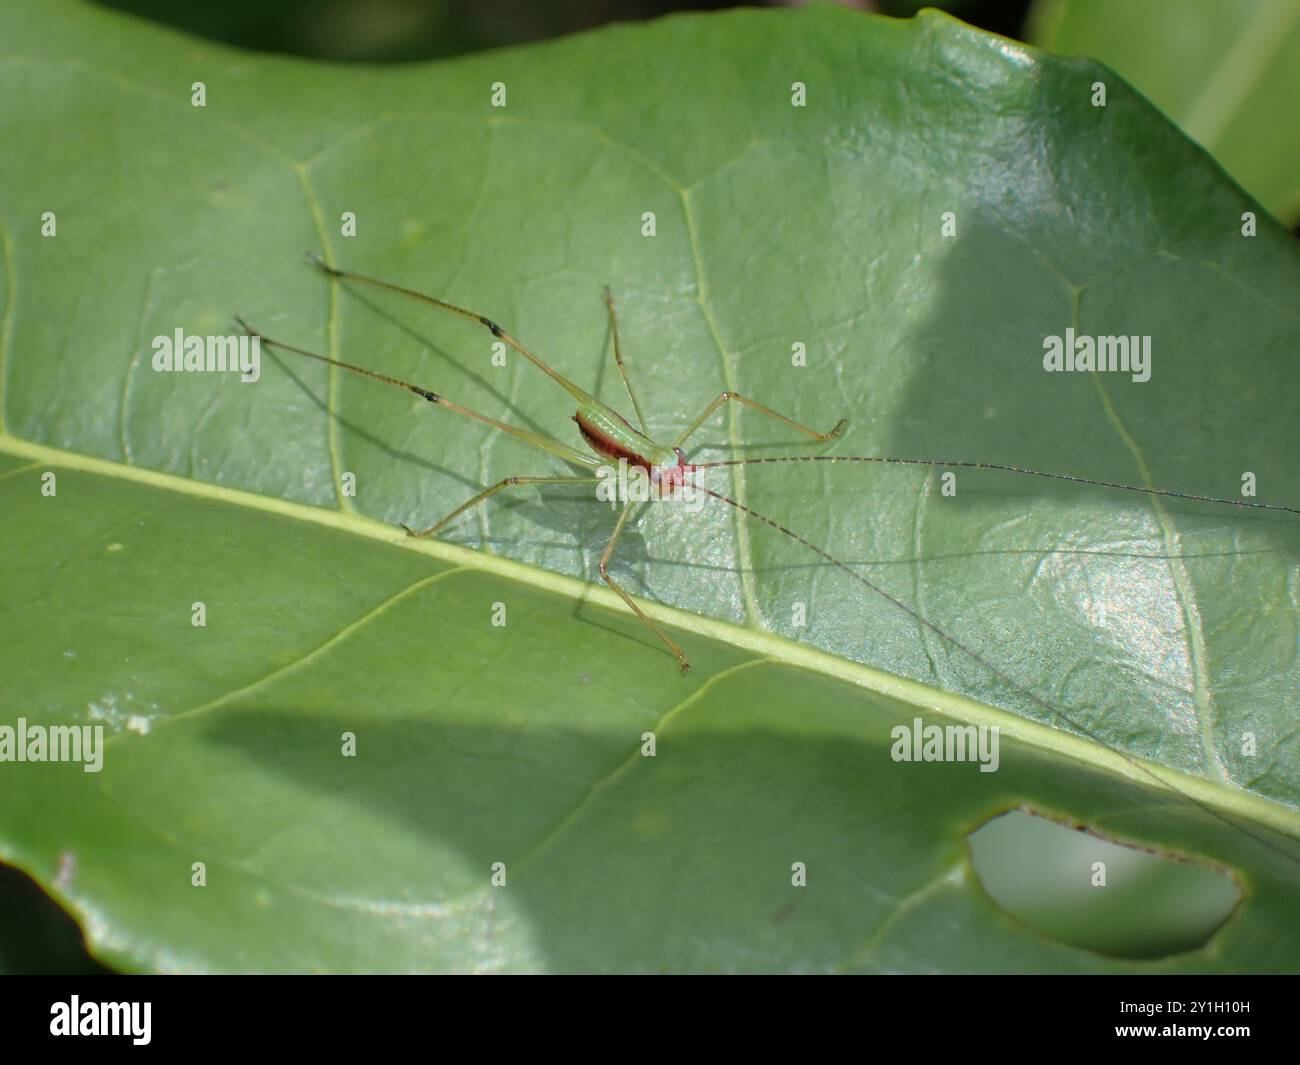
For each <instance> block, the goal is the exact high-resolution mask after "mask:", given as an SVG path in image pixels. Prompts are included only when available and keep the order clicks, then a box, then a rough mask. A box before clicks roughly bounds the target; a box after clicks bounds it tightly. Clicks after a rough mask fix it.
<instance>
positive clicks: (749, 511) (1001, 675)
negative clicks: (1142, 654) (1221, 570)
mask: <svg viewBox="0 0 1300 1065" xmlns="http://www.w3.org/2000/svg"><path fill="white" fill-rule="evenodd" d="M745 461H747V460H745V459H738V460H732V461H730V462H716V463H699V464H697V467H696V468H697V469H698V468H707V467H709V466H728V465H736V464H737V463H738V462H745ZM753 461H756V462H767V461H781V460H779V459H756V460H753ZM849 461H852V459H850V460H849ZM867 461H874V460H867ZM913 461H917V462H918V463H922V462H923V460H913ZM693 487H694V488H695V489H697V490H698V491H701V492H703V493H705V494H706V495H709V496H712V497H713V498H714V499H717V500H720V501H721V502H723V503H726V504H727V506H729V507H734V508H735V509H736V510H738V511H740V512H741V513H742V514H744V515H745V516H746V517H747V518H751V519H753V520H754V521H757V522H760V523H762V524H764V525H768V526H771V527H772V528H773V529H776V530H777V531H778V532H781V533H784V534H785V535H786V536H788V537H790V539H792V540H794V541H796V542H797V543H800V544H802V545H803V546H804V547H806V548H807V549H808V550H809V551H812V552H813V553H814V554H817V555H820V556H821V557H822V558H824V559H825V560H826V561H827V562H829V563H830V564H831V565H833V566H835V567H836V568H837V569H840V570H843V571H844V572H845V573H847V574H848V575H849V576H850V577H852V578H853V579H854V580H855V581H857V582H858V583H859V584H862V585H864V586H865V587H867V588H868V589H870V590H871V591H872V592H874V593H875V594H876V595H878V596H880V597H881V598H882V599H884V600H885V601H886V602H888V603H891V604H892V605H893V606H896V607H897V608H898V609H899V610H901V611H903V612H904V613H905V614H907V615H908V616H909V617H911V618H912V619H913V620H914V621H915V622H916V623H917V624H918V625H923V626H924V627H925V628H926V629H928V630H929V631H931V632H933V633H934V634H935V635H936V636H938V637H939V638H940V639H942V640H943V641H944V642H945V643H946V644H948V645H949V646H951V647H955V648H956V649H957V650H959V651H961V652H962V653H963V654H965V655H967V656H969V657H970V658H971V659H973V660H974V661H975V662H977V663H979V665H981V666H982V667H983V668H984V669H986V670H987V671H988V672H989V673H990V674H991V675H992V676H993V677H994V678H996V679H997V680H998V681H999V682H1000V683H1002V684H1005V685H1006V686H1007V687H1009V688H1011V689H1012V690H1013V691H1015V692H1017V693H1018V694H1020V695H1022V696H1024V697H1025V698H1026V699H1028V700H1029V701H1030V702H1032V703H1033V704H1034V705H1035V706H1037V707H1039V708H1040V709H1042V710H1045V711H1047V713H1048V714H1050V715H1051V716H1052V717H1054V718H1056V719H1058V720H1060V721H1064V722H1065V723H1066V724H1067V725H1069V726H1070V727H1071V728H1072V729H1074V730H1075V731H1077V732H1078V733H1080V734H1081V735H1083V736H1085V737H1087V738H1088V739H1090V740H1092V741H1093V742H1094V743H1096V744H1097V745H1098V746H1100V747H1103V748H1105V749H1106V750H1108V751H1110V752H1111V753H1112V754H1116V755H1118V756H1119V757H1121V758H1123V759H1124V760H1125V761H1126V762H1128V763H1129V765H1131V766H1132V767H1133V768H1134V769H1135V770H1137V771H1138V772H1139V773H1141V774H1142V775H1143V776H1145V777H1147V778H1148V779H1149V780H1151V781H1153V782H1154V783H1155V784H1156V786H1157V787H1159V788H1161V789H1163V790H1167V791H1172V792H1173V793H1174V794H1176V795H1178V796H1179V797H1180V798H1183V799H1185V800H1187V801H1188V802H1190V803H1191V804H1192V805H1193V806H1196V807H1197V808H1198V809H1200V810H1201V811H1202V812H1203V813H1206V814H1209V815H1210V816H1211V817H1213V818H1214V819H1216V820H1218V821H1220V822H1222V823H1223V824H1225V825H1228V826H1229V827H1230V828H1234V829H1236V830H1237V831H1239V832H1242V833H1244V834H1245V835H1247V836H1249V837H1250V838H1251V839H1253V840H1255V842H1257V843H1261V844H1263V845H1264V846H1265V847H1267V848H1268V849H1269V850H1271V851H1273V852H1274V853H1275V854H1278V855H1281V856H1282V857H1283V858H1285V859H1287V860H1288V861H1290V862H1292V863H1294V864H1296V865H1300V857H1297V856H1296V855H1294V854H1291V853H1290V852H1289V851H1286V850H1284V849H1283V848H1281V847H1279V846H1277V844H1275V843H1273V842H1272V841H1271V840H1269V839H1266V838H1265V837H1264V836H1261V835H1259V834H1258V833H1256V832H1253V831H1252V830H1251V829H1250V828H1249V827H1247V826H1246V825H1244V824H1241V823H1240V822H1238V821H1236V820H1234V819H1233V818H1232V817H1229V816H1228V815H1227V814H1225V813H1223V812H1222V811H1221V810H1219V809H1217V808H1216V807H1214V806H1211V805H1210V804H1209V803H1206V802H1202V801H1201V800H1200V799H1198V798H1196V796H1194V795H1189V794H1188V793H1187V792H1185V791H1183V790H1182V789H1180V788H1179V787H1177V786H1176V785H1174V784H1172V783H1170V782H1169V781H1167V780H1165V779H1164V778H1163V777H1161V776H1160V775H1158V774H1157V773H1155V772H1154V771H1152V770H1151V769H1149V768H1148V767H1147V766H1145V765H1144V764H1143V763H1142V762H1141V761H1140V760H1138V759H1137V758H1134V757H1133V756H1132V755H1129V754H1127V753H1125V752H1124V751H1121V750H1117V749H1116V748H1114V747H1112V746H1111V745H1110V744H1109V743H1107V742H1106V741H1105V740H1104V739H1102V738H1101V737H1100V736H1099V735H1097V734H1096V733H1095V732H1093V731H1092V730H1091V729H1089V728H1087V727H1086V726H1084V725H1081V724H1080V723H1079V722H1077V721H1075V720H1074V719H1073V718H1071V717H1070V716H1069V715H1068V714H1066V713H1064V712H1063V711H1061V710H1060V709H1058V708H1057V707H1054V706H1052V705H1051V704H1050V703H1049V702H1047V701H1046V700H1045V699H1042V698H1041V697H1039V696H1037V695H1035V694H1034V693H1033V692H1032V691H1030V690H1029V689H1028V688H1026V687H1025V686H1024V685H1023V684H1020V683H1019V682H1018V681H1015V680H1013V679H1012V678H1011V677H1010V676H1008V675H1007V674H1006V673H1005V672H1003V671H1002V670H1001V669H999V668H998V667H997V666H996V665H994V664H993V663H992V662H990V661H989V660H988V658H986V657H985V656H984V655H982V654H980V652H979V651H977V650H975V649H974V648H973V647H971V646H969V645H968V644H965V643H963V642H962V641H961V640H959V639H957V637H955V636H953V635H951V634H950V633H948V632H945V631H944V630H943V629H942V628H941V627H940V626H938V625H936V624H935V623H934V622H933V621H931V620H930V619H929V618H927V617H925V616H923V615H922V614H920V613H918V612H917V611H916V610H913V609H912V608H911V607H910V606H908V605H907V604H906V603H904V602H903V601H902V600H901V599H898V598H897V597H895V596H893V595H891V594H890V593H889V592H887V591H885V589H884V588H882V587H881V586H880V585H878V584H876V583H875V582H874V581H872V580H871V579H870V578H868V577H864V576H863V575H862V574H861V573H859V572H858V571H857V570H855V569H853V568H852V567H851V566H850V565H849V564H848V563H847V562H841V561H840V560H839V559H838V558H836V557H835V556H834V555H832V554H831V553H830V552H829V551H827V550H826V549H825V548H823V547H818V546H817V545H816V544H814V543H813V542H812V541H811V540H809V539H808V538H807V537H804V536H801V535H799V533H797V532H795V531H794V530H793V529H788V528H786V527H785V526H784V525H782V524H781V523H780V522H779V521H777V520H776V519H775V518H769V517H768V516H767V515H766V514H761V513H759V512H758V511H757V510H755V509H754V508H753V507H750V506H746V505H745V504H744V503H740V502H737V501H736V500H734V499H732V498H731V497H730V496H727V495H723V494H722V493H721V492H715V491H714V490H713V489H711V488H706V487H705V486H704V485H701V484H698V483H696V484H693ZM1223 502H1230V503H1231V502H1236V500H1224V501H1223ZM1279 509H1283V510H1286V509H1289V508H1286V507H1283V508H1279Z"/></svg>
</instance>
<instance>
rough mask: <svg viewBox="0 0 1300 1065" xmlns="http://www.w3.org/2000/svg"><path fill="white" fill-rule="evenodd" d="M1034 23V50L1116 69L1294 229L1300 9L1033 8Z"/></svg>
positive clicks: (1181, 1) (1245, 3) (1113, 3)
mask: <svg viewBox="0 0 1300 1065" xmlns="http://www.w3.org/2000/svg"><path fill="white" fill-rule="evenodd" d="M1030 21H1031V26H1032V38H1031V39H1032V40H1034V41H1035V43H1037V44H1040V45H1042V47H1044V48H1051V49H1053V50H1054V51H1058V52H1064V53H1066V54H1070V55H1075V54H1078V55H1089V56H1092V57H1093V58H1095V59H1100V60H1101V61H1102V62H1104V63H1106V64H1107V65H1109V66H1112V67H1114V68H1115V69H1116V70H1118V71H1119V72H1120V73H1121V74H1122V75H1124V77H1126V78H1128V80H1129V81H1131V82H1132V83H1133V84H1134V85H1135V86H1136V87H1137V88H1138V89H1140V90H1141V91H1142V92H1144V93H1145V94H1146V95H1147V96H1148V97H1150V99H1151V100H1152V101H1154V102H1155V103H1156V104H1157V105H1159V106H1160V107H1161V108H1163V109H1164V111H1165V113H1166V114H1168V115H1169V117H1170V118H1172V119H1173V120H1174V121H1175V122H1177V123H1178V124H1179V125H1180V126H1181V127H1182V128H1183V130H1184V131H1186V133H1187V135H1188V136H1189V137H1191V138H1192V139H1193V140H1195V141H1196V142H1197V143H1199V144H1202V145H1204V146H1205V148H1206V150H1207V151H1210V152H1212V153H1213V154H1214V157H1215V158H1216V159H1218V160H1219V162H1221V163H1222V164H1223V166H1224V168H1225V169H1226V170H1227V171H1228V173H1230V174H1232V176H1233V177H1235V178H1236V179H1237V180H1238V181H1240V182H1241V184H1242V185H1243V186H1244V187H1245V188H1246V189H1248V190H1249V191H1250V192H1251V193H1252V194H1253V195H1255V196H1258V197H1259V199H1260V201H1261V202H1262V203H1263V204H1264V205H1265V206H1266V207H1267V208H1268V209H1269V210H1270V211H1272V212H1273V213H1274V214H1276V215H1277V217H1278V218H1280V219H1282V220H1283V221H1284V222H1286V223H1287V224H1288V225H1295V224H1296V223H1297V222H1300V137H1297V136H1296V135H1295V101H1296V99H1297V97H1298V96H1300V0H1143V2H1142V3H1140V4H1134V3H1131V2H1129V0H1087V2H1086V3H1080V2H1079V0H1037V3H1036V4H1035V5H1034V10H1033V17H1032V18H1031V20H1030Z"/></svg>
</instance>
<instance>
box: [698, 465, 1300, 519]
mask: <svg viewBox="0 0 1300 1065" xmlns="http://www.w3.org/2000/svg"><path fill="white" fill-rule="evenodd" d="M777 462H880V463H892V464H894V465H898V466H951V467H953V468H956V469H965V470H1001V471H1003V472H1005V473H1022V474H1027V475H1028V476H1030V477H1047V478H1050V479H1051V480H1053V481H1073V482H1074V483H1075V484H1088V485H1093V486H1095V487H1098V488H1120V489H1123V490H1124V491H1126V492H1141V493H1143V494H1144V495H1151V496H1169V497H1171V498H1174V499H1190V500H1193V501H1194V502H1197V503H1223V504H1226V505H1228V506H1232V507H1253V508H1254V509H1256V510H1272V511H1280V512H1281V513H1283V514H1300V507H1286V506H1282V505H1281V504H1279V503H1257V502H1255V501H1254V500H1249V499H1224V498H1222V497H1220V496H1206V495H1197V494H1195V493H1193V492H1175V491H1173V490H1172V489H1169V488H1148V487H1146V486H1145V485H1139V484H1122V483H1121V482H1119V481H1101V480H1095V479H1093V478H1091V477H1078V476H1076V475H1074V474H1072V473H1049V472H1047V471H1046V470H1034V469H1030V468H1029V467H1028V466H1008V465H1004V464H1002V463H998V462H963V461H948V460H945V459H900V458H886V457H885V456H882V455H779V456H774V457H772V458H741V459H719V460H717V461H715V462H697V463H694V466H695V468H696V469H700V470H711V469H715V468H717V467H719V466H757V465H761V464H763V463H777Z"/></svg>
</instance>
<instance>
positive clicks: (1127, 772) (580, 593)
mask: <svg viewBox="0 0 1300 1065" xmlns="http://www.w3.org/2000/svg"><path fill="white" fill-rule="evenodd" d="M0 452H3V453H7V454H9V455H12V456H15V457H19V458H24V459H28V460H29V461H30V462H31V463H33V464H41V465H50V466H57V467H61V468H64V469H71V470H77V471H80V472H83V473H87V474H90V475H92V476H98V477H108V478H113V479H117V480H122V481H130V482H133V483H136V484H141V485H146V486H148V487H151V488H156V489H160V490H163V491H167V492H173V493H176V494H177V495H180V496H185V497H188V498H191V499H199V500H205V501H208V502H213V503H220V504H224V505H227V506H235V507H243V508H246V509H249V510H255V511H259V512H261V513H265V514H270V515H274V516H277V517H281V518H289V519H291V520H294V521H304V522H310V523H312V524H314V525H317V526H319V527H322V528H329V529H335V530H338V531H339V532H343V533H347V534H350V535H353V536H358V537H362V538H364V539H368V540H372V541H375V542H377V543H383V544H385V545H387V546H389V547H396V548H401V549H404V550H407V551H414V552H416V553H419V554H423V555H427V556H428V557H430V558H434V559H437V560H438V561H440V562H444V563H447V564H449V565H452V566H457V567H461V568H463V569H471V570H477V571H479V572H482V573H486V574H491V575H492V576H495V577H499V578H502V579H504V580H508V581H515V582H518V583H520V584H523V585H527V586H529V587H532V588H535V589H537V590H539V591H543V592H549V593H551V594H554V595H558V596H562V597H564V598H566V599H571V600H574V601H576V602H578V603H592V604H595V605H596V606H599V607H602V608H605V609H607V610H611V611H615V612H621V611H622V610H624V609H626V608H625V606H624V604H623V603H622V601H621V600H620V599H618V598H617V596H616V595H615V594H614V593H613V592H612V591H610V590H608V589H604V588H600V587H598V586H596V585H592V584H589V583H587V582H586V581H582V580H578V579H577V578H574V577H567V576H564V575H562V574H558V573H553V572H551V571H549V570H544V569H540V568H538V567H536V566H532V565H529V564H527V563H524V562H517V561H515V560H513V559H508V558H504V557H501V556H499V555H493V554H489V553H487V552H485V551H481V550H480V551H475V550H471V549H469V548H466V547H461V546H458V545H455V544H449V543H443V542H441V541H436V540H434V541H430V540H412V539H410V538H409V537H407V536H405V535H401V534H397V533H396V532H395V530H394V529H393V528H392V527H391V526H388V525H385V524H384V523H382V522H379V521H375V520H373V519H370V518H366V517H362V516H360V515H357V514H348V513H344V512H342V511H337V510H327V509H324V508H320V507H312V506H308V505H306V504H303V503H293V502H289V501H288V500H284V499H277V498H274V497H271V496H263V495H258V494H256V493H253V492H245V491H241V490H239V489H235V488H228V487H225V486H223V485H213V484H206V483H204V482H202V481H194V480H190V479H188V478H184V477H178V476H176V475H174V474H170V473H162V472H159V471H156V470H148V469H143V468H141V467H138V466H129V465H125V464H122V463H118V462H111V461H108V460H105V459H99V458H92V457H90V456H87V455H82V454H78V453H76V452H72V451H64V450H61V449H58V448H52V447H48V446H46V445H43V444H34V443H30V442H28V441H26V440H21V439H19V438H17V437H14V436H11V435H9V434H7V433H0ZM637 602H638V605H639V606H640V607H641V609H642V610H644V611H645V612H646V614H648V615H649V616H651V617H652V618H654V619H655V620H656V621H658V622H661V623H663V624H665V625H671V626H673V627H674V628H677V629H680V630H683V631H686V632H691V633H694V634H695V635H697V636H699V637H701V638H704V639H711V640H716V641H719V642H721V643H725V644H728V645H730V646H732V647H735V648H738V649H740V650H743V651H746V652H749V653H751V654H752V655H754V656H755V657H756V658H759V659H762V660H765V661H770V662H773V663H778V664H782V665H786V666H793V667H795V668H797V669H804V670H807V671H809V672H811V673H816V674H818V675H820V676H823V677H827V678H829V679H833V680H839V681H842V682H844V683H847V684H851V685H853V686H854V687H857V688H862V689H865V690H867V691H871V692H875V693H877V694H880V695H884V696H887V697H890V698H893V699H897V700H899V701H901V702H903V703H906V704H908V705H912V706H916V707H918V708H923V709H924V710H925V711H926V712H928V713H934V714H938V715H942V716H944V717H948V718H951V719H953V720H955V721H959V722H962V723H963V724H973V725H989V726H997V727H998V729H999V730H1000V731H1001V733H1002V734H1003V735H1004V736H1006V737H1009V738H1011V739H1014V740H1016V741H1017V742H1021V743H1025V744H1027V745H1029V746H1032V747H1036V748H1038V749H1040V750H1044V751H1048V752H1051V753H1053V754H1057V755H1060V756H1062V757H1066V758H1070V759H1072V760H1074V761H1077V762H1081V763H1083V764H1084V765H1086V766H1089V767H1091V768H1093V769H1095V770H1097V771H1099V772H1102V773H1108V774H1111V775H1114V776H1118V777H1121V778H1123V779H1125V780H1128V781H1130V782H1132V783H1135V784H1138V785H1139V786H1143V787H1150V786H1152V784H1157V783H1158V784H1160V785H1162V786H1164V787H1166V788H1168V789H1169V790H1171V791H1172V792H1174V793H1175V794H1176V795H1178V796H1179V797H1181V798H1184V799H1188V800H1191V801H1192V802H1194V803H1198V804H1204V805H1206V806H1209V807H1213V808H1214V809H1216V810H1220V811H1222V812H1224V813H1228V814H1232V815H1234V816H1236V817H1239V818H1242V819H1243V820H1245V821H1248V822H1250V823H1253V824H1256V825H1261V826H1265V827H1268V828H1271V829H1274V830H1276V831H1278V832H1281V833H1283V834H1285V835H1287V836H1290V837H1293V838H1300V810H1295V809H1292V808H1290V807H1287V806H1284V805H1282V804H1280V803H1277V802H1275V801H1273V800H1271V799H1267V798H1265V797H1263V796H1260V795H1256V794H1254V793H1252V792H1248V791H1244V790H1241V789H1237V788H1231V787H1228V786H1226V785H1223V784H1219V783H1216V782H1213V781H1210V780H1207V779H1205V778H1203V777H1198V776H1193V775H1191V774H1188V773H1184V772H1181V771H1179V770H1175V769H1171V768H1169V767H1168V766H1164V765H1161V764H1159V763H1157V762H1153V761H1150V760H1148V759H1145V758H1140V757H1138V756H1136V755H1131V754H1122V753H1120V752H1118V751H1115V750H1112V749H1111V748H1109V747H1105V746H1102V745H1101V744H1098V743H1095V742H1093V741H1091V740H1088V739H1086V738H1083V737H1080V736H1076V735H1074V734H1073V733H1069V732H1063V731H1059V730H1057V729H1053V728H1050V727H1049V726H1047V725H1044V724H1041V723H1040V722H1036V721H1032V720H1029V719H1027V718H1022V717H1020V716H1018V715H1016V714H1013V713H1011V712H1010V711H1006V710H1001V709H998V708H997V707H993V706H988V705H986V704H984V703H980V702H977V701H976V700H974V699H971V698H969V697H967V696H964V695H957V694H954V693H952V692H946V691H941V690H939V689H937V688H933V687H931V686H929V685H926V684H922V683H920V682H918V681H914V680H909V679H907V678H905V677H899V676H896V675H894V674H892V673H887V672H884V671H883V670H878V669H873V668H872V667H870V666H866V665H862V664H860V663H857V662H851V661H848V660H847V659H843V658H839V657H837V656H835V655H832V654H828V653H827V652H825V651H819V650H816V649H814V648H810V647H805V646H803V645H802V644H798V643H795V642H794V641H792V640H789V639H787V638H786V637H784V636H779V635H776V634H774V633H770V632H765V631H762V630H759V629H750V628H745V627H742V626H739V625H734V624H732V623H730V622H727V621H720V620H718V619H716V618H709V617H704V616H702V615H699V614H693V613H690V612H688V611H684V610H679V609H677V608H675V607H670V606H666V605H664V604H662V603H658V602H654V601H653V600H646V599H642V598H639V597H638V598H637ZM664 668H665V671H667V670H668V669H669V668H670V666H669V665H665V667H664Z"/></svg>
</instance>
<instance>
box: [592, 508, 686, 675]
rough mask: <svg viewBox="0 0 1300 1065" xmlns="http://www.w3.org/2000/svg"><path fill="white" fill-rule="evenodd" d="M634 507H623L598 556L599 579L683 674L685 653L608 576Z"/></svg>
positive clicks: (684, 670)
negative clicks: (660, 643)
mask: <svg viewBox="0 0 1300 1065" xmlns="http://www.w3.org/2000/svg"><path fill="white" fill-rule="evenodd" d="M634 506H636V503H635V502H633V501H631V500H629V501H628V502H627V503H625V504H624V505H623V511H622V513H620V514H619V516H618V522H617V524H615V526H614V532H613V534H612V535H611V536H610V538H609V543H608V544H606V545H605V553H604V554H603V555H601V556H600V576H601V579H602V580H603V581H604V582H605V583H606V584H608V585H609V586H610V587H611V588H613V589H614V591H616V592H618V594H619V596H620V598H622V600H623V602H625V603H626V604H627V605H628V606H629V607H631V608H632V612H633V613H634V614H636V616H637V617H639V618H640V619H641V620H642V621H644V622H645V623H646V624H647V625H648V626H650V628H651V629H652V630H653V631H654V634H655V635H656V636H658V637H659V639H661V640H663V642H664V643H665V644H667V645H668V650H670V651H671V652H672V653H673V657H674V658H676V659H677V664H678V665H679V666H681V667H682V672H683V673H685V672H686V671H687V670H688V669H690V668H691V664H690V663H689V662H688V661H686V654H685V652H683V651H682V649H681V648H680V647H678V646H677V644H675V643H674V642H673V641H672V640H671V639H669V638H668V634H667V633H665V632H664V631H663V629H661V628H660V627H659V626H658V625H656V624H655V623H654V622H653V621H651V620H650V619H649V618H648V617H646V615H645V613H644V612H643V611H642V610H641V608H640V607H639V606H637V605H636V603H635V602H633V600H632V597H631V596H630V595H628V594H627V592H625V591H623V589H622V588H620V587H619V586H618V583H617V582H616V581H615V580H614V578H613V577H611V576H610V575H609V558H610V556H611V555H612V554H613V553H614V548H615V546H616V545H617V544H618V538H619V537H620V536H622V535H623V527H624V526H625V525H627V519H628V518H629V517H630V516H631V514H632V508H633V507H634Z"/></svg>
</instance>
